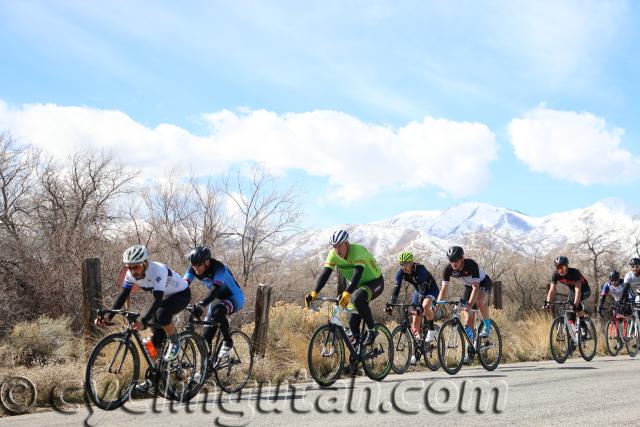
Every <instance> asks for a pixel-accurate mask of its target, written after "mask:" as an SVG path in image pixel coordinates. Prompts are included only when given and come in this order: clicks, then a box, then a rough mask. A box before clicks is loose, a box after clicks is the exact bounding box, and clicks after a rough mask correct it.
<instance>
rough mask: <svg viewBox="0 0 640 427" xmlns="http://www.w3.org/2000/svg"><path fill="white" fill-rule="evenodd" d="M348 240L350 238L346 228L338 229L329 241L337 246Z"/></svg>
mask: <svg viewBox="0 0 640 427" xmlns="http://www.w3.org/2000/svg"><path fill="white" fill-rule="evenodd" d="M347 240H349V233H347V231H346V230H338V231H336V232H335V233H333V234H332V235H331V238H330V239H329V243H331V245H332V246H335V245H339V244H340V243H342V242H346V241H347Z"/></svg>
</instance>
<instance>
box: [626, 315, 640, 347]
mask: <svg viewBox="0 0 640 427" xmlns="http://www.w3.org/2000/svg"><path fill="white" fill-rule="evenodd" d="M638 334H639V332H638V322H637V321H636V318H635V317H631V318H629V320H628V321H627V336H626V339H625V344H626V346H627V353H629V356H631V357H636V355H637V354H638V344H640V336H639V335H638Z"/></svg>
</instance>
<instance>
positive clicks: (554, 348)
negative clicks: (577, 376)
mask: <svg viewBox="0 0 640 427" xmlns="http://www.w3.org/2000/svg"><path fill="white" fill-rule="evenodd" d="M570 342H571V334H570V333H569V329H568V328H567V327H566V326H565V324H564V318H562V317H556V318H555V319H553V322H551V331H550V332H549V349H550V350H551V357H553V360H555V361H556V362H558V363H564V362H565V361H566V360H567V357H569V352H570Z"/></svg>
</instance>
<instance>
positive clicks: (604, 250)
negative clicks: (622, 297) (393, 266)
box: [577, 224, 618, 312]
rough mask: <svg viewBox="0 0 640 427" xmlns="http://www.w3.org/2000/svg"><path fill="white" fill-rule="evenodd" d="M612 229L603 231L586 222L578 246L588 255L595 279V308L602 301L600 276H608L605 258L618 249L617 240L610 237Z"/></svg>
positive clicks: (595, 308) (594, 308)
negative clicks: (604, 263) (605, 270)
mask: <svg viewBox="0 0 640 427" xmlns="http://www.w3.org/2000/svg"><path fill="white" fill-rule="evenodd" d="M610 235H611V231H610V230H606V231H601V230H598V228H597V227H596V226H595V225H593V224H585V225H584V226H583V228H582V236H581V239H580V241H578V243H577V246H578V248H579V249H580V250H581V251H582V252H583V253H584V254H585V255H586V261H587V262H588V263H589V265H590V270H591V273H592V275H593V280H594V292H593V293H594V298H593V302H594V303H593V310H594V312H595V311H596V310H597V308H598V303H599V301H600V280H601V279H600V278H601V277H605V276H606V272H604V273H603V271H602V270H603V269H605V267H604V265H603V262H602V260H603V258H604V257H605V256H606V255H608V254H614V253H616V251H617V250H618V244H617V242H615V241H613V240H611V239H610Z"/></svg>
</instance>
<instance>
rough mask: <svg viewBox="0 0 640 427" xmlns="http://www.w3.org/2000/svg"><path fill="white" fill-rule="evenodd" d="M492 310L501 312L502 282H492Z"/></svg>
mask: <svg viewBox="0 0 640 427" xmlns="http://www.w3.org/2000/svg"><path fill="white" fill-rule="evenodd" d="M492 293H493V308H497V309H499V310H502V282H501V281H500V280H497V281H495V282H493V292H492Z"/></svg>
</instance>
